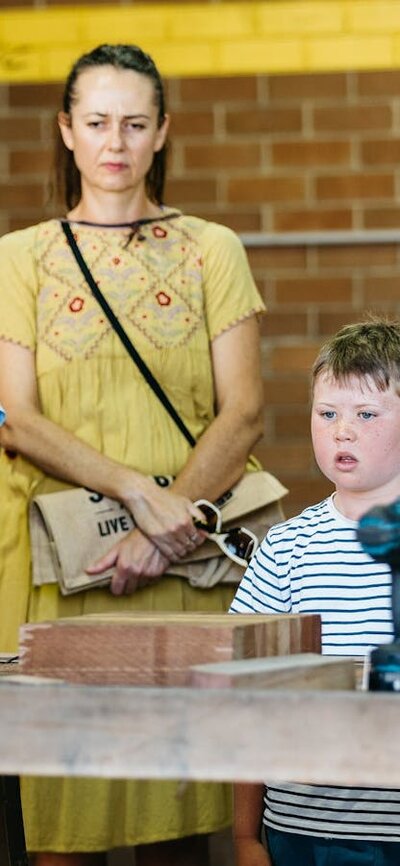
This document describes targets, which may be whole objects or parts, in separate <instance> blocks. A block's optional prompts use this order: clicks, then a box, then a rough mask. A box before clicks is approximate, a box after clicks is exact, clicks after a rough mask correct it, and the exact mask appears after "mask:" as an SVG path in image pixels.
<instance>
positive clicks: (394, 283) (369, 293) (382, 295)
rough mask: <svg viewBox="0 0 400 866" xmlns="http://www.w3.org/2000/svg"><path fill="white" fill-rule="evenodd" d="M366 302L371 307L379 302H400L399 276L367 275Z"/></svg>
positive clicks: (365, 282) (365, 284)
mask: <svg viewBox="0 0 400 866" xmlns="http://www.w3.org/2000/svg"><path fill="white" fill-rule="evenodd" d="M364 302H365V304H366V305H367V306H368V307H370V306H371V305H373V306H376V304H379V303H388V302H389V303H392V304H397V305H398V303H399V276H398V273H395V274H393V275H392V276H382V275H379V274H377V275H376V276H368V275H366V277H365V280H364Z"/></svg>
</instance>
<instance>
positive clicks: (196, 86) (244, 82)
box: [180, 76, 257, 105]
mask: <svg viewBox="0 0 400 866" xmlns="http://www.w3.org/2000/svg"><path fill="white" fill-rule="evenodd" d="M180 92H181V98H182V101H183V102H208V103H210V104H211V105H214V104H215V103H216V102H243V101H245V102H246V101H248V100H252V99H256V98H257V79H256V77H255V76H254V77H253V76H248V77H246V76H227V77H226V78H225V77H221V78H219V77H212V76H210V77H207V78H183V79H182V80H181V82H180Z"/></svg>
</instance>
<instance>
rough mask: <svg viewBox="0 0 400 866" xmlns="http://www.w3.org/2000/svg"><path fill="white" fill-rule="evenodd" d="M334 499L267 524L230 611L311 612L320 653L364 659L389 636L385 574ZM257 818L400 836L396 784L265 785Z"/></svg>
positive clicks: (312, 829)
mask: <svg viewBox="0 0 400 866" xmlns="http://www.w3.org/2000/svg"><path fill="white" fill-rule="evenodd" d="M356 526H357V523H356V521H353V520H348V519H347V518H345V517H344V516H343V515H341V514H340V513H339V512H338V511H337V510H336V508H335V506H334V501H333V497H330V498H329V499H325V500H324V501H323V502H320V503H319V504H318V505H314V506H312V507H311V508H306V509H305V511H303V512H302V513H301V514H300V515H298V516H297V517H294V518H292V519H291V520H287V521H285V522H284V523H280V524H278V525H276V526H273V527H272V528H271V529H270V530H269V532H268V534H267V536H266V538H265V539H264V541H263V542H262V544H261V546H260V547H259V549H258V551H257V553H256V555H255V556H254V557H253V560H252V562H251V563H250V565H249V567H248V568H247V570H246V572H245V574H244V576H243V579H242V581H241V583H240V586H239V587H238V590H237V593H236V595H235V598H234V600H233V602H232V605H231V612H232V613H252V612H253V613H268V614H276V613H318V614H320V615H321V621H322V652H323V653H324V654H326V655H334V656H342V655H345V656H356V657H363V656H364V655H365V654H366V653H368V652H369V651H370V650H371V649H372V648H373V647H375V646H377V645H378V644H382V643H388V642H389V641H390V640H392V639H393V630H392V616H391V575H390V570H389V567H388V566H387V565H386V564H385V563H377V562H375V561H374V560H372V559H371V557H369V556H368V555H367V554H366V553H364V551H363V550H362V548H361V546H360V544H359V543H358V541H357V539H356V533H355V529H356ZM264 823H265V824H266V825H267V826H269V827H273V828H275V829H277V830H281V831H284V832H292V833H305V834H307V835H313V836H330V837H338V838H342V839H343V838H348V839H362V840H367V839H370V840H384V841H396V842H397V841H400V789H399V790H393V789H390V790H388V789H385V788H373V789H371V788H351V789H349V788H344V787H338V786H335V787H333V786H330V787H325V786H322V785H312V786H311V785H298V784H293V785H292V784H285V785H284V784H279V785H275V784H273V783H268V784H267V787H266V793H265V810H264Z"/></svg>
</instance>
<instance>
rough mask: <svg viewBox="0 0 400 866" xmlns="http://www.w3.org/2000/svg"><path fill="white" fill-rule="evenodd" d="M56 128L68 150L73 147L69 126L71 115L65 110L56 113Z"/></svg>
mask: <svg viewBox="0 0 400 866" xmlns="http://www.w3.org/2000/svg"><path fill="white" fill-rule="evenodd" d="M57 121H58V128H59V130H60V133H61V138H62V140H63V142H64V144H65V147H67V148H68V150H73V149H74V138H73V134H72V128H71V115H70V114H67V113H66V112H65V111H59V112H58V115H57Z"/></svg>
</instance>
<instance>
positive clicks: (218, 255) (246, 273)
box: [201, 223, 265, 340]
mask: <svg viewBox="0 0 400 866" xmlns="http://www.w3.org/2000/svg"><path fill="white" fill-rule="evenodd" d="M201 245H202V255H203V274H204V297H205V304H206V317H207V324H208V332H209V335H210V339H211V340H213V339H214V337H217V336H218V334H221V333H222V332H223V331H225V330H227V329H228V328H230V327H231V326H232V325H234V324H236V323H237V322H240V321H242V320H243V319H246V318H248V316H250V315H252V314H253V313H255V314H259V313H264V312H265V305H264V302H263V300H262V298H261V296H260V293H259V291H258V289H257V286H256V285H255V282H254V279H253V277H252V274H251V271H250V267H249V263H248V260H247V256H246V253H245V250H244V247H243V244H242V242H241V240H240V239H239V238H238V236H237V235H236V234H235V232H233V231H232V230H231V229H229V228H228V227H227V226H223V225H218V224H217V223H208V225H207V227H206V228H205V230H204V232H203V234H202V237H201Z"/></svg>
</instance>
